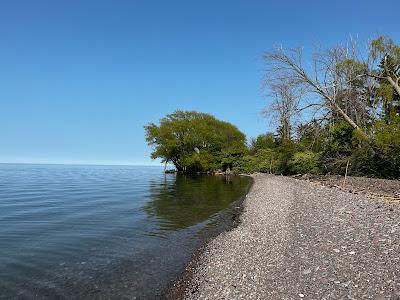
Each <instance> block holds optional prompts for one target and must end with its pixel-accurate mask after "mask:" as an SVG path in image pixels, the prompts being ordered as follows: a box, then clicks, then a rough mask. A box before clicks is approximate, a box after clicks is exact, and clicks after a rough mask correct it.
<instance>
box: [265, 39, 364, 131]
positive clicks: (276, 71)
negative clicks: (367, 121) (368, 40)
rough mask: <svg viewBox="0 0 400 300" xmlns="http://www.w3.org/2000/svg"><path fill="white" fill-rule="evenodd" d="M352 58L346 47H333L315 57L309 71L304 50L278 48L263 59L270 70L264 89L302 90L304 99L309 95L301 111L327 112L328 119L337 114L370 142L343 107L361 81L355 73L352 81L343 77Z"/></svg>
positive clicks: (299, 108)
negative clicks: (284, 86)
mask: <svg viewBox="0 0 400 300" xmlns="http://www.w3.org/2000/svg"><path fill="white" fill-rule="evenodd" d="M352 55H354V53H351V52H350V51H349V49H348V48H347V47H334V48H331V49H329V50H328V51H325V52H317V53H315V54H314V55H313V57H312V59H311V66H310V67H309V68H306V67H305V66H304V62H303V59H304V58H303V51H302V49H301V48H296V49H291V50H284V49H283V48H281V47H280V48H275V50H273V51H272V52H267V53H265V54H264V56H263V58H264V61H265V63H266V66H267V68H266V74H265V79H264V85H265V86H266V87H269V88H270V89H271V90H273V89H274V87H275V86H277V85H278V86H279V84H282V82H290V85H291V87H292V89H293V88H295V89H297V90H301V91H303V93H304V92H305V93H304V95H305V94H309V97H307V98H306V99H307V101H302V102H299V105H298V108H297V110H298V111H302V110H306V109H314V110H317V111H322V112H324V113H325V115H326V114H334V113H335V114H337V115H338V116H340V117H341V118H342V119H344V120H345V121H346V122H347V123H349V124H350V125H351V126H352V127H353V128H354V129H356V130H357V131H359V132H360V134H361V135H362V136H364V137H365V138H368V135H367V134H366V132H365V131H364V130H363V128H362V127H361V126H360V125H359V124H357V120H355V119H354V118H352V117H351V115H350V114H349V110H350V109H345V107H344V106H343V103H346V101H347V100H349V99H348V98H347V95H348V93H349V91H350V90H353V91H354V89H353V88H352V86H351V85H350V83H351V82H352V81H354V80H357V79H360V78H361V77H362V75H359V74H356V73H354V74H352V77H350V78H349V76H344V75H345V74H344V73H343V68H342V67H341V66H346V62H347V61H350V59H351V58H352ZM310 95H314V97H310ZM315 96H316V97H315ZM300 104H301V105H300ZM351 109H355V107H354V106H353V107H351ZM346 110H347V112H346Z"/></svg>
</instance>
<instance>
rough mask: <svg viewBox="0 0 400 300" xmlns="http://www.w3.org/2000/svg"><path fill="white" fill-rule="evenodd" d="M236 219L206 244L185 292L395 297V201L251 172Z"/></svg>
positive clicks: (398, 247) (398, 278) (398, 288)
mask: <svg viewBox="0 0 400 300" xmlns="http://www.w3.org/2000/svg"><path fill="white" fill-rule="evenodd" d="M253 178H254V184H253V186H252V188H251V190H250V192H249V194H248V197H247V198H246V199H245V201H244V211H243V213H242V215H241V224H240V226H238V227H237V228H235V229H233V230H231V231H228V232H224V233H222V234H220V235H219V236H217V237H216V238H215V239H213V240H211V241H210V242H209V243H208V244H206V245H205V246H204V249H203V250H202V251H201V253H199V254H198V257H197V260H196V262H195V263H194V265H193V266H192V274H191V280H189V281H188V282H187V286H186V288H185V292H183V291H182V293H183V295H182V296H183V298H185V299H302V298H304V299H343V298H346V299H400V205H398V204H392V203H387V202H386V201H384V200H380V199H370V198H368V197H366V195H361V194H351V193H348V192H344V191H341V190H338V189H332V188H329V187H325V186H320V185H315V184H311V183H309V182H306V181H301V180H297V179H294V178H289V177H282V176H273V175H266V174H256V175H254V176H253Z"/></svg>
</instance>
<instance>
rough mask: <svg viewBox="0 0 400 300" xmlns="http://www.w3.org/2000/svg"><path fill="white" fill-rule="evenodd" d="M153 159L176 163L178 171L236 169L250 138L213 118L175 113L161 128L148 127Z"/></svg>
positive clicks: (154, 125) (194, 113) (204, 114)
mask: <svg viewBox="0 0 400 300" xmlns="http://www.w3.org/2000/svg"><path fill="white" fill-rule="evenodd" d="M145 131H146V141H147V143H148V144H149V145H150V146H152V147H153V152H152V154H151V157H152V158H153V159H156V158H160V159H161V161H162V162H164V163H169V162H172V163H173V164H174V165H175V167H176V168H177V170H178V171H183V172H206V171H213V170H216V169H225V168H227V167H232V164H233V161H234V160H235V158H237V157H240V156H241V155H243V153H244V152H245V151H246V144H245V142H246V137H245V135H244V134H243V133H242V132H240V131H239V129H237V127H236V126H234V125H232V124H230V123H228V122H224V121H220V120H217V119H216V118H215V117H213V116H212V115H209V114H206V113H199V112H195V111H180V110H178V111H175V112H174V113H172V114H169V115H167V116H165V117H164V118H162V119H161V120H160V123H159V125H156V124H154V123H150V124H148V125H146V126H145Z"/></svg>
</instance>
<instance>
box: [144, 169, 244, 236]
mask: <svg viewBox="0 0 400 300" xmlns="http://www.w3.org/2000/svg"><path fill="white" fill-rule="evenodd" d="M249 182H250V180H249V178H245V177H238V176H233V177H225V176H205V175H169V174H168V175H166V176H165V179H164V184H162V185H161V184H160V182H159V181H158V182H157V181H154V182H152V184H151V188H150V199H149V201H148V202H147V204H146V205H145V207H144V210H145V212H146V213H147V215H148V216H149V217H150V218H152V219H154V220H157V221H156V222H157V225H158V226H157V227H158V230H157V231H156V232H152V234H155V235H160V236H163V233H166V232H168V231H174V230H178V229H183V228H187V227H190V226H194V225H196V224H199V223H203V222H205V221H209V220H211V219H212V216H213V215H215V214H216V213H218V212H219V211H221V210H223V209H225V208H227V207H229V205H230V204H231V203H232V202H233V201H235V200H237V199H239V198H240V197H241V195H243V191H244V190H245V189H246V187H247V185H248V184H249Z"/></svg>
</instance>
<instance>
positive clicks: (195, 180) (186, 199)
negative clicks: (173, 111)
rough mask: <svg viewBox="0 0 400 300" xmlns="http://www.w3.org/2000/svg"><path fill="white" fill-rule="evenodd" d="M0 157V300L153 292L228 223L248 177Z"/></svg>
mask: <svg viewBox="0 0 400 300" xmlns="http://www.w3.org/2000/svg"><path fill="white" fill-rule="evenodd" d="M162 170H163V169H162V168H161V167H136V166H135V167H133V166H82V165H79V166H78V165H28V164H0V299H32V298H34V299H67V298H68V299H70V298H75V299H90V298H93V299H99V298H112V299H124V298H130V299H135V298H136V299H155V298H159V297H160V295H162V292H163V291H164V290H165V289H166V288H167V287H168V286H169V285H170V283H171V282H172V281H173V280H174V279H175V278H176V277H177V276H178V275H179V274H180V273H181V272H182V270H183V269H184V266H185V264H186V263H187V262H188V260H189V259H190V257H191V255H192V254H193V252H194V251H195V249H196V248H198V247H199V246H200V245H201V244H202V243H203V242H204V241H205V240H206V239H207V238H209V237H210V236H212V235H215V234H217V233H219V232H221V231H222V230H225V229H227V228H228V227H229V224H230V222H229V221H230V220H231V219H232V215H233V211H234V208H233V205H232V203H233V202H234V201H236V200H238V199H239V198H241V197H242V196H243V195H244V193H245V192H246V190H247V188H248V186H249V184H250V179H249V178H247V177H239V176H235V177H230V178H226V177H224V176H200V175H198V176H188V175H174V174H163V172H162Z"/></svg>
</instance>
